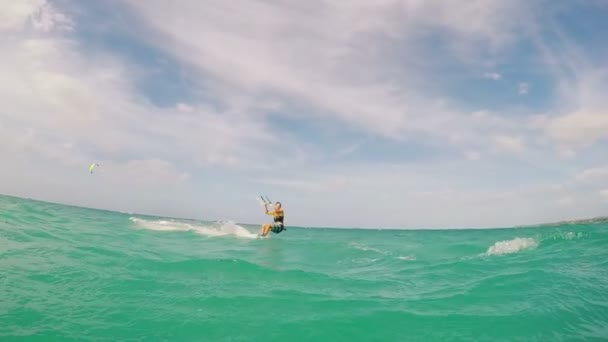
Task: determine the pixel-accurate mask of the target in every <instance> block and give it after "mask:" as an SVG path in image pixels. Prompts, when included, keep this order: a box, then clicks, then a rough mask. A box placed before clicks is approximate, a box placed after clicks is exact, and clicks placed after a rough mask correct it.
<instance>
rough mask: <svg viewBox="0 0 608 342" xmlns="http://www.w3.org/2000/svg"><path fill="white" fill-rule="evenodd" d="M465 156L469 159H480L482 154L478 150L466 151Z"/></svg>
mask: <svg viewBox="0 0 608 342" xmlns="http://www.w3.org/2000/svg"><path fill="white" fill-rule="evenodd" d="M465 157H466V158H467V159H468V160H479V159H480V158H481V155H480V154H479V152H477V151H466V152H465Z"/></svg>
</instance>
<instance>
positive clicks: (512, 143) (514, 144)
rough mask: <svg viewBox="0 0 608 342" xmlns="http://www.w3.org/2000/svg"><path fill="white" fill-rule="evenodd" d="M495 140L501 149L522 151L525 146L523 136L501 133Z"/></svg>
mask: <svg viewBox="0 0 608 342" xmlns="http://www.w3.org/2000/svg"><path fill="white" fill-rule="evenodd" d="M494 142H495V144H496V147H497V148H498V149H499V150H500V151H506V152H522V151H523V150H524V147H525V146H524V140H523V138H522V137H513V136H506V135H500V136H497V137H495V138H494Z"/></svg>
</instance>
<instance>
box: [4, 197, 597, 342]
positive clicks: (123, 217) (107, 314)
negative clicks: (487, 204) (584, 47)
mask: <svg viewBox="0 0 608 342" xmlns="http://www.w3.org/2000/svg"><path fill="white" fill-rule="evenodd" d="M607 228H608V223H606V222H596V223H587V224H564V225H555V226H542V227H530V228H517V229H515V228H514V229H487V230H432V231H429V230H401V231H400V230H358V229H321V228H309V229H307V228H290V229H289V230H288V231H287V232H285V233H281V234H280V235H272V236H271V237H270V238H267V239H258V238H256V233H257V226H246V225H236V224H232V223H213V222H207V223H206V222H198V221H188V220H175V219H169V218H153V217H145V216H137V215H128V214H123V213H115V212H108V211H99V210H91V209H83V208H76V207H69V206H62V205H56V204H49V203H43V202H37V201H31V200H24V199H18V198H13V197H0V270H1V272H0V341H13V340H28V341H30V340H31V341H290V340H293V341H585V340H588V341H601V340H603V341H607V340H608V232H607Z"/></svg>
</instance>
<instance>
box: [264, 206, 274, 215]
mask: <svg viewBox="0 0 608 342" xmlns="http://www.w3.org/2000/svg"><path fill="white" fill-rule="evenodd" d="M264 208H265V209H266V215H270V216H272V215H274V210H271V211H268V207H267V206H264Z"/></svg>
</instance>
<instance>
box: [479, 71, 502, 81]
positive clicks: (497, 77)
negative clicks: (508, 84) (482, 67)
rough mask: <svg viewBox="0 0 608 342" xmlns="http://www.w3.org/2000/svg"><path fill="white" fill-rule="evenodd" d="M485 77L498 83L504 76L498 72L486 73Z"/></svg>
mask: <svg viewBox="0 0 608 342" xmlns="http://www.w3.org/2000/svg"><path fill="white" fill-rule="evenodd" d="M483 77H484V78H487V79H490V80H494V81H498V80H500V79H501V78H502V75H501V74H499V73H497V72H486V73H485V74H483Z"/></svg>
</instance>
